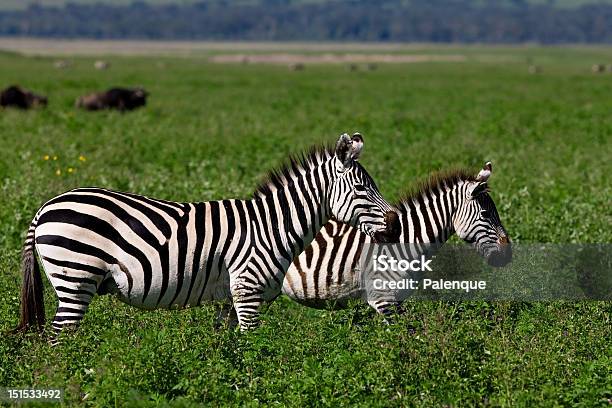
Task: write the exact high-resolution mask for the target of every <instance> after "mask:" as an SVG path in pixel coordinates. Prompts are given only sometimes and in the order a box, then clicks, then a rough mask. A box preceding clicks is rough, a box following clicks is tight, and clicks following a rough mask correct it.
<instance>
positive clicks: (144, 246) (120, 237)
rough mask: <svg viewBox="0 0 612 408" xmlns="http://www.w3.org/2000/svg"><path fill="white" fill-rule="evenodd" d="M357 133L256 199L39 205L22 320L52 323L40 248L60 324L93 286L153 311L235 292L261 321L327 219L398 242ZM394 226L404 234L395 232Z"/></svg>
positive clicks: (91, 196) (93, 193)
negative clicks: (262, 307) (260, 315)
mask: <svg viewBox="0 0 612 408" xmlns="http://www.w3.org/2000/svg"><path fill="white" fill-rule="evenodd" d="M362 147H363V138H362V137H361V135H359V134H357V133H356V134H355V135H353V137H352V138H351V137H349V136H348V135H347V134H343V135H341V136H340V138H339V139H338V142H337V144H336V147H335V149H333V148H313V149H312V150H311V151H310V153H308V154H307V155H305V156H300V157H293V158H292V159H291V160H290V162H289V163H288V164H287V165H285V166H284V167H282V168H280V169H279V170H277V171H272V172H271V173H270V175H269V177H268V179H267V181H266V182H264V183H263V184H261V185H260V186H259V188H258V190H257V193H256V197H255V198H253V199H251V200H222V201H209V202H199V203H178V202H172V201H164V200H155V199H151V198H147V197H144V196H140V195H135V194H130V193H122V192H116V191H110V190H106V189H101V188H77V189H75V190H72V191H69V192H66V193H64V194H61V195H59V196H57V197H55V198H53V199H51V200H50V201H48V202H47V203H45V204H44V205H43V206H42V207H41V208H40V210H38V212H37V213H36V216H35V218H34V220H33V221H32V224H31V226H30V229H29V230H28V233H27V237H26V241H25V244H24V248H23V279H24V280H23V286H22V292H21V320H20V323H19V326H18V327H17V329H16V330H24V329H26V328H28V327H31V326H37V327H38V329H41V328H42V326H43V324H44V318H45V316H44V305H43V297H42V281H41V277H40V271H39V268H38V263H37V259H36V256H35V253H34V249H36V251H37V252H38V255H39V257H40V259H41V263H42V265H43V268H44V270H45V273H46V275H47V277H48V278H49V280H50V282H51V285H52V286H53V288H54V289H55V292H56V294H57V296H58V299H59V305H58V308H57V312H56V314H55V318H54V319H53V324H52V327H53V329H54V331H55V333H56V334H57V333H59V332H60V331H61V330H62V328H64V327H66V326H68V325H76V324H78V323H79V321H80V320H81V319H82V318H83V314H84V313H85V311H86V310H87V307H88V306H89V303H90V302H91V300H92V297H93V296H94V294H96V293H98V294H105V293H114V294H117V295H118V297H119V298H120V299H121V300H122V301H123V302H125V303H127V304H130V305H133V306H136V307H139V308H144V309H155V308H171V307H177V306H178V307H184V306H196V305H200V304H201V303H202V302H204V301H210V300H224V299H232V300H233V305H234V307H235V309H236V311H237V317H238V321H239V324H240V328H241V330H246V329H248V328H252V327H254V326H255V325H256V324H257V315H258V308H259V306H260V305H261V304H262V302H264V301H270V300H273V299H274V298H276V297H277V296H278V294H279V293H280V290H281V286H282V281H283V278H284V275H285V273H286V271H287V268H288V267H289V265H290V264H291V261H292V259H293V258H294V257H295V256H296V255H297V254H299V253H300V252H301V251H302V250H303V249H304V247H305V246H307V245H308V244H309V243H310V241H311V240H312V237H313V236H314V235H315V233H316V232H317V231H318V230H319V229H320V228H321V226H322V225H324V224H325V223H326V222H327V221H328V220H329V218H330V217H332V216H333V217H335V218H337V219H339V220H342V221H344V222H347V223H349V224H351V225H354V226H355V227H358V228H359V230H360V231H363V232H364V233H365V234H367V235H368V236H372V237H373V238H374V239H375V240H377V241H381V242H388V241H393V240H397V238H398V234H399V225H397V224H398V221H397V215H396V213H395V212H393V210H392V209H391V207H390V205H389V204H388V203H387V202H385V201H384V200H383V198H382V197H381V196H380V193H379V191H378V188H377V187H376V185H375V183H374V181H373V180H372V179H371V178H370V176H369V175H368V173H367V172H366V171H365V169H364V168H363V167H362V166H361V165H360V164H359V163H358V162H357V161H356V160H357V159H358V157H359V154H360V152H361V149H362ZM394 234H395V235H394Z"/></svg>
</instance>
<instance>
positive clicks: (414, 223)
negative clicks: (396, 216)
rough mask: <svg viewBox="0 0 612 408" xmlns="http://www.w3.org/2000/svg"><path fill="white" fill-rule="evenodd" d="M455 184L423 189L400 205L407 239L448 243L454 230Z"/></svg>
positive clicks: (419, 241) (409, 241) (401, 239)
mask: <svg viewBox="0 0 612 408" xmlns="http://www.w3.org/2000/svg"><path fill="white" fill-rule="evenodd" d="M456 191H457V189H456V188H455V186H452V187H450V188H443V189H440V190H436V191H425V192H424V193H422V194H420V195H418V196H416V197H413V198H410V199H407V200H406V201H403V202H402V203H401V206H400V210H401V214H400V215H401V223H402V235H401V237H400V242H404V243H437V244H443V243H445V242H446V241H447V240H448V239H449V238H450V237H451V236H452V235H453V234H454V233H455V229H454V226H453V213H454V211H455V210H454V209H455V208H456V196H457V194H456Z"/></svg>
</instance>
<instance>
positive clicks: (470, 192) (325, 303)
mask: <svg viewBox="0 0 612 408" xmlns="http://www.w3.org/2000/svg"><path fill="white" fill-rule="evenodd" d="M492 170H493V166H492V164H491V162H487V163H486V164H485V166H484V167H483V169H482V170H481V171H480V172H479V173H478V175H476V176H474V175H473V173H472V172H469V171H466V170H451V171H442V172H438V173H434V174H433V175H431V177H430V178H429V179H428V180H427V181H425V182H423V183H421V184H420V186H419V187H418V188H417V189H416V190H414V191H412V192H411V193H408V194H406V195H405V196H404V197H403V198H402V199H400V201H399V203H398V204H396V207H397V208H398V210H399V217H400V223H401V235H400V239H399V242H402V243H410V244H414V245H411V246H410V249H409V251H410V252H412V253H411V254H410V255H411V256H413V257H414V258H413V259H416V258H418V257H419V256H420V254H419V253H418V252H419V250H420V251H422V252H425V251H427V250H431V249H432V246H431V245H430V244H435V246H437V247H439V246H440V245H442V244H443V243H444V242H446V241H447V240H448V239H449V238H450V237H451V236H452V235H453V234H455V233H456V234H457V235H458V236H459V238H461V239H462V240H464V241H465V242H467V243H469V244H472V245H473V246H474V247H475V248H476V250H477V251H478V253H479V254H480V255H482V256H483V257H484V258H485V259H486V260H487V262H488V263H489V264H490V265H493V266H504V265H506V264H507V263H508V262H510V260H511V259H512V249H511V243H510V239H509V238H508V234H507V233H506V230H505V229H504V226H503V225H502V223H501V220H500V218H499V215H498V213H497V209H496V207H495V203H494V202H493V199H492V198H491V196H490V195H489V187H488V185H487V180H488V178H489V176H490V175H491V172H492ZM371 242H372V240H371V239H370V237H368V236H367V235H365V234H362V233H361V232H360V231H358V230H357V229H355V228H353V227H351V226H350V225H347V224H345V223H343V222H341V221H339V220H331V221H329V222H328V223H327V224H325V226H324V227H323V228H322V229H321V231H320V232H319V233H318V234H317V236H316V237H315V239H314V241H313V242H312V244H311V245H310V246H308V247H307V248H306V250H305V251H304V252H303V253H302V254H300V255H299V256H298V257H297V258H295V259H294V261H293V264H292V265H291V266H290V267H289V270H288V271H287V274H286V275H285V280H284V282H283V290H282V291H283V293H284V294H285V295H287V296H288V297H289V298H291V299H293V300H295V301H297V302H299V303H301V304H304V305H306V306H310V307H314V308H326V307H329V306H330V305H331V306H333V307H335V308H343V307H345V306H346V304H347V303H348V300H349V299H360V298H361V299H364V298H367V301H368V304H369V305H370V306H372V307H373V308H374V309H375V310H376V311H377V312H378V313H380V314H382V315H383V316H385V317H388V316H389V315H390V314H392V313H393V312H394V311H397V310H400V311H401V305H400V304H399V302H397V301H395V300H391V299H389V296H387V298H386V299H385V297H384V296H382V297H376V296H365V295H366V289H365V288H364V287H363V285H361V278H362V277H361V276H360V271H358V267H357V265H358V262H359V259H360V256H361V253H362V249H363V246H364V244H367V243H371ZM426 247H428V248H427V249H426Z"/></svg>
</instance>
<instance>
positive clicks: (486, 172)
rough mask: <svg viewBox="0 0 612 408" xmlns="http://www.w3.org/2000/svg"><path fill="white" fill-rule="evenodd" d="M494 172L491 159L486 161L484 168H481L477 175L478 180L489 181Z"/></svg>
mask: <svg viewBox="0 0 612 408" xmlns="http://www.w3.org/2000/svg"><path fill="white" fill-rule="evenodd" d="M492 172H493V164H492V163H491V162H490V161H488V162H486V163H485V165H484V167H483V168H482V170H480V172H479V173H478V175H477V176H476V181H487V180H488V179H489V177H490V176H491V173H492Z"/></svg>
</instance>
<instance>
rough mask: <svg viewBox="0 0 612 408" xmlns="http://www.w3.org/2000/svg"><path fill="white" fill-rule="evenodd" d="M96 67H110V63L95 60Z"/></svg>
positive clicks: (100, 68)
mask: <svg viewBox="0 0 612 408" xmlns="http://www.w3.org/2000/svg"><path fill="white" fill-rule="evenodd" d="M94 68H95V69H99V70H105V69H109V68H110V63H109V62H106V61H96V62H94Z"/></svg>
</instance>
